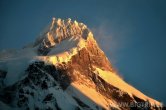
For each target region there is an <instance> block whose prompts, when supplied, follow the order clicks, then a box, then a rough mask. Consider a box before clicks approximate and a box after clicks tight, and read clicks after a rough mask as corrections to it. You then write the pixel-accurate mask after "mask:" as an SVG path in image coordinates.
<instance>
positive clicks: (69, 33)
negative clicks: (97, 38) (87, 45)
mask: <svg viewBox="0 0 166 110" xmlns="http://www.w3.org/2000/svg"><path fill="white" fill-rule="evenodd" d="M90 32H91V31H90V30H89V29H88V28H87V26H86V25H85V24H83V23H78V22H77V21H76V20H75V21H72V20H71V19H70V18H68V19H66V20H62V19H60V18H53V19H52V22H51V23H50V25H49V26H48V28H47V29H45V31H44V32H43V33H42V34H41V35H40V36H39V37H38V38H37V40H36V41H35V43H34V46H37V45H40V46H41V47H43V46H44V47H46V48H50V47H53V46H56V44H59V43H61V42H62V41H63V40H65V39H67V38H75V39H79V38H83V39H87V37H88V34H89V33H90Z"/></svg>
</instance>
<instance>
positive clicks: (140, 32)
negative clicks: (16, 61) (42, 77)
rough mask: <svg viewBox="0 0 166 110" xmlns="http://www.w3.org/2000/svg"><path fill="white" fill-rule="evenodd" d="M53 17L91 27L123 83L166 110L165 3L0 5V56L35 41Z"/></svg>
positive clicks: (19, 1) (6, 0)
mask: <svg viewBox="0 0 166 110" xmlns="http://www.w3.org/2000/svg"><path fill="white" fill-rule="evenodd" d="M52 17H59V18H68V17H70V18H72V19H76V20H77V21H80V22H83V23H85V24H87V25H88V27H89V28H90V29H92V30H93V32H94V34H95V37H96V39H97V41H98V42H99V45H100V46H101V48H102V49H103V50H104V52H105V53H106V54H107V56H108V57H109V59H111V61H112V63H113V65H114V67H115V68H116V69H117V70H118V72H119V73H120V74H121V75H122V76H123V78H124V79H125V80H126V81H127V82H129V83H130V84H132V85H133V86H134V87H136V88H138V89H139V90H141V91H142V92H143V93H145V94H146V95H149V96H151V97H152V98H155V99H157V100H159V101H162V102H164V103H165V104H166V86H165V83H166V81H165V80H166V79H165V78H166V1H165V0H0V33H1V35H0V50H3V49H6V48H21V47H23V46H24V45H25V44H27V43H29V42H32V41H34V40H35V38H36V37H37V36H38V35H39V33H40V32H41V31H42V30H43V29H44V28H45V27H46V26H47V25H48V24H49V22H50V21H51V19H52Z"/></svg>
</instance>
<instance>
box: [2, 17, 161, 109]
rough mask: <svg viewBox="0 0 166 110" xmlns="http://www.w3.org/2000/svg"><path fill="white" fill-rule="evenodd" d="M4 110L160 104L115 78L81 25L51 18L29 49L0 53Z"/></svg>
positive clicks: (90, 33) (99, 107)
mask: <svg viewBox="0 0 166 110" xmlns="http://www.w3.org/2000/svg"><path fill="white" fill-rule="evenodd" d="M101 37H102V36H101ZM10 109H12V110H130V109H134V110H135V109H137V110H154V109H156V110H161V109H162V104H161V103H160V102H158V101H156V100H154V99H152V98H150V97H148V96H146V95H144V94H143V93H141V92H140V91H139V90H137V89H135V88H134V87H132V86H131V85H129V84H127V83H126V82H125V81H124V80H123V79H122V78H121V77H120V76H119V75H118V74H117V73H116V71H115V69H114V68H113V66H112V65H111V63H110V61H109V60H108V58H107V57H106V56H105V54H104V52H103V51H102V50H101V49H100V48H99V46H98V44H97V42H96V41H95V39H94V37H93V33H92V32H91V31H90V29H88V28H87V26H86V25H85V24H83V23H78V22H77V21H72V20H71V19H67V20H62V19H56V18H53V20H52V22H51V23H50V25H49V26H48V27H47V28H46V29H45V30H44V31H43V32H42V33H41V34H40V35H39V37H38V38H37V39H36V41H35V42H34V43H30V44H28V45H26V46H25V47H24V48H23V49H20V50H4V51H2V52H1V53H0V110H10Z"/></svg>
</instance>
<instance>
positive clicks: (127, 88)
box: [94, 67, 161, 106]
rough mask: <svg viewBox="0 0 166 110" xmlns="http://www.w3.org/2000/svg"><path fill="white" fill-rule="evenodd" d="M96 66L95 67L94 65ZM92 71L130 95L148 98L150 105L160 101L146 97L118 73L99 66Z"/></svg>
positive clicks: (157, 103)
mask: <svg viewBox="0 0 166 110" xmlns="http://www.w3.org/2000/svg"><path fill="white" fill-rule="evenodd" d="M95 68H96V67H95ZM94 73H96V74H98V75H99V76H100V77H102V78H103V79H104V80H105V81H106V82H108V83H110V84H111V85H113V86H115V87H117V88H119V89H120V90H122V91H124V92H127V93H128V94H129V95H130V96H133V95H135V96H137V97H139V98H141V99H143V100H145V101H146V100H148V101H149V102H150V103H151V104H152V105H159V106H160V105H161V104H160V102H158V101H156V100H154V99H151V98H150V97H147V96H146V95H144V94H143V93H141V92H140V91H138V90H137V89H135V88H134V87H132V86H131V85H129V84H127V83H126V82H125V81H123V80H122V79H121V78H120V77H119V76H118V75H116V74H114V73H112V72H110V71H104V70H101V69H100V68H96V70H95V71H94Z"/></svg>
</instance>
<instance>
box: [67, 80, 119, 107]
mask: <svg viewBox="0 0 166 110" xmlns="http://www.w3.org/2000/svg"><path fill="white" fill-rule="evenodd" d="M71 87H72V88H75V89H76V90H77V91H79V92H81V93H82V94H83V95H85V96H86V97H87V100H91V101H92V102H94V103H96V104H98V105H99V106H102V107H104V108H105V109H109V106H110V105H111V106H114V107H117V104H116V103H115V102H113V101H111V100H109V99H107V98H106V97H105V96H103V95H101V94H99V93H98V92H97V91H96V90H95V89H93V88H90V87H88V86H86V85H83V84H79V83H77V82H73V83H72V84H71ZM70 89H71V88H70ZM75 92H76V91H75ZM75 94H77V97H80V99H82V98H81V94H79V93H75ZM106 99H107V100H106ZM86 102H88V101H86Z"/></svg>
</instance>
